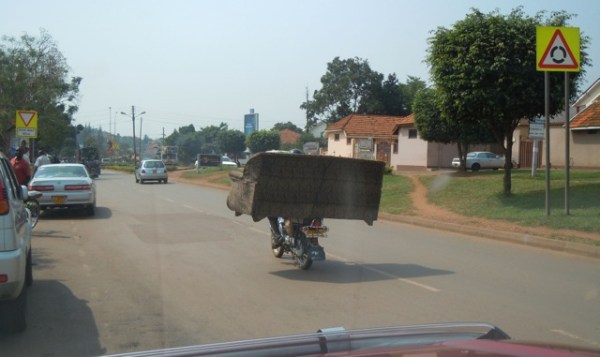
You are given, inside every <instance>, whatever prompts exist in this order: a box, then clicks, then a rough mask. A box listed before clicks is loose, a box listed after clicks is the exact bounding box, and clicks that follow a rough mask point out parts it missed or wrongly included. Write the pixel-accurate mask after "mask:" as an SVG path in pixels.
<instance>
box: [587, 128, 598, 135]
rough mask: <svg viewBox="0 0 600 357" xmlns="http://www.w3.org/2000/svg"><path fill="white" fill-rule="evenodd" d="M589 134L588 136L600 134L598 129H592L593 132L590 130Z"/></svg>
mask: <svg viewBox="0 0 600 357" xmlns="http://www.w3.org/2000/svg"><path fill="white" fill-rule="evenodd" d="M587 133H588V134H598V129H591V130H588V132H587Z"/></svg>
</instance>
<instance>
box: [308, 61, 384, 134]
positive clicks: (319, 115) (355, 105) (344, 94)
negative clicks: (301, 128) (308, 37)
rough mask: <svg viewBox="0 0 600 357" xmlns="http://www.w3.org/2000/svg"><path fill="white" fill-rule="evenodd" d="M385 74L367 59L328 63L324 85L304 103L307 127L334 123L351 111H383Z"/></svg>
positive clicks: (323, 79) (322, 81)
mask: <svg viewBox="0 0 600 357" xmlns="http://www.w3.org/2000/svg"><path fill="white" fill-rule="evenodd" d="M382 80H383V75H382V74H380V73H377V72H375V71H373V70H372V69H371V67H370V66H369V63H368V61H366V60H363V59H360V58H358V57H355V58H350V59H345V60H342V59H340V58H339V57H336V58H334V59H333V61H332V62H330V63H328V64H327V73H325V75H323V76H322V77H321V84H322V88H321V89H320V90H318V91H315V92H314V94H313V100H312V101H307V102H304V103H302V105H301V106H300V108H301V109H304V110H307V112H308V119H307V120H308V121H309V124H311V125H307V126H308V127H310V126H312V124H315V123H317V122H318V121H321V120H324V121H326V122H334V121H336V120H339V119H341V118H342V117H344V116H346V115H349V114H352V113H364V114H367V113H373V112H377V111H380V110H381V102H380V99H379V98H378V96H377V94H379V92H380V90H381V81H382Z"/></svg>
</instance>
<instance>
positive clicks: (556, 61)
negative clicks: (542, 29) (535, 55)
mask: <svg viewBox="0 0 600 357" xmlns="http://www.w3.org/2000/svg"><path fill="white" fill-rule="evenodd" d="M538 67H540V68H542V69H548V68H559V69H562V68H579V64H577V60H576V59H575V56H574V55H573V52H571V49H570V48H569V44H568V43H567V41H566V40H565V37H564V36H563V34H562V32H561V31H560V29H557V30H556V31H555V32H554V35H553V36H552V39H551V40H550V42H549V43H548V47H546V50H545V51H544V54H543V55H542V59H541V60H540V62H539V63H538Z"/></svg>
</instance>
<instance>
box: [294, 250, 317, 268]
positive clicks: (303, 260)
mask: <svg viewBox="0 0 600 357" xmlns="http://www.w3.org/2000/svg"><path fill="white" fill-rule="evenodd" d="M312 262H313V260H312V259H310V258H309V257H308V254H306V253H304V254H302V255H301V256H296V264H297V265H298V268H300V269H302V270H308V269H310V266H311V265H312Z"/></svg>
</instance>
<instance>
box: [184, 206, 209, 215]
mask: <svg viewBox="0 0 600 357" xmlns="http://www.w3.org/2000/svg"><path fill="white" fill-rule="evenodd" d="M183 207H185V208H187V209H191V210H192V211H196V212H199V213H205V211H204V210H201V209H200V208H196V207H192V206H190V205H183Z"/></svg>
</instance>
